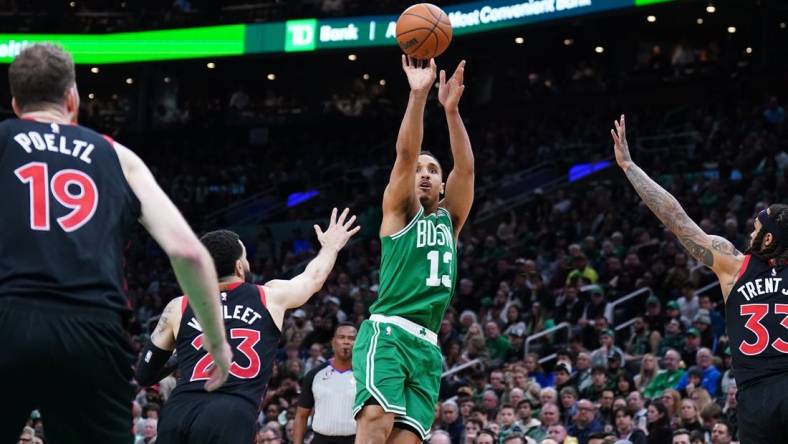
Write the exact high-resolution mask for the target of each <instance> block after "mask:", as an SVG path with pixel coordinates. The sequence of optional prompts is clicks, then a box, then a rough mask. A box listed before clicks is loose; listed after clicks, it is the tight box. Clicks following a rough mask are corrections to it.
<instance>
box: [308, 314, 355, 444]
mask: <svg viewBox="0 0 788 444" xmlns="http://www.w3.org/2000/svg"><path fill="white" fill-rule="evenodd" d="M356 332H357V331H356V327H354V326H353V324H349V323H341V324H339V325H338V326H337V328H336V330H334V337H333V338H332V339H331V347H332V348H333V349H334V357H333V358H331V359H330V360H328V361H327V362H324V363H322V364H320V365H318V366H317V367H315V368H313V369H312V370H310V371H309V372H307V374H306V375H305V376H304V382H303V383H302V385H301V397H300V398H298V410H297V411H296V417H295V424H294V428H293V444H304V436H305V435H306V427H307V419H308V418H309V415H310V414H312V413H314V414H313V416H312V431H313V432H314V437H313V438H312V444H353V441H354V440H355V438H356V421H355V419H353V401H354V399H355V396H356V385H355V380H354V379H353V368H352V364H351V363H352V362H353V343H354V342H355V341H356Z"/></svg>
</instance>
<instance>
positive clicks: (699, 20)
mask: <svg viewBox="0 0 788 444" xmlns="http://www.w3.org/2000/svg"><path fill="white" fill-rule="evenodd" d="M695 23H697V24H699V25H702V24H703V18H702V17H698V19H697V20H695Z"/></svg>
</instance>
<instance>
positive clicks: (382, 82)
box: [378, 79, 386, 86]
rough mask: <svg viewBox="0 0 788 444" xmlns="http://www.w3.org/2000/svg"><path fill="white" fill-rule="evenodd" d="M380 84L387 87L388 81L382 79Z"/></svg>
mask: <svg viewBox="0 0 788 444" xmlns="http://www.w3.org/2000/svg"><path fill="white" fill-rule="evenodd" d="M378 84H380V86H386V79H380V82H378Z"/></svg>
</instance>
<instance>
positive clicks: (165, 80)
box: [164, 76, 172, 83]
mask: <svg viewBox="0 0 788 444" xmlns="http://www.w3.org/2000/svg"><path fill="white" fill-rule="evenodd" d="M170 82H172V79H171V78H170V77H169V76H167V77H165V78H164V83H170Z"/></svg>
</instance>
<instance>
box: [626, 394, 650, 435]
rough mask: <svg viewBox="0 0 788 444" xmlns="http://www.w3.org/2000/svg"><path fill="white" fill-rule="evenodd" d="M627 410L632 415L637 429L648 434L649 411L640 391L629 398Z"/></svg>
mask: <svg viewBox="0 0 788 444" xmlns="http://www.w3.org/2000/svg"><path fill="white" fill-rule="evenodd" d="M627 408H629V411H630V413H632V420H633V422H634V424H635V427H637V428H639V429H640V430H643V431H644V432H648V409H646V407H645V403H644V400H643V395H641V394H640V392H639V391H637V390H636V391H634V392H632V393H630V394H629V396H627Z"/></svg>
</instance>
